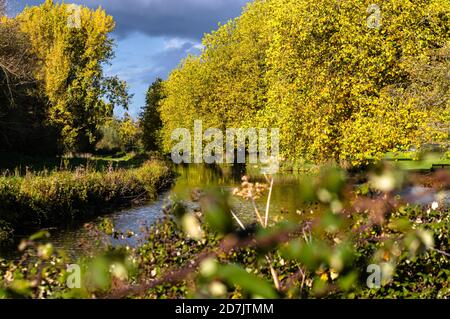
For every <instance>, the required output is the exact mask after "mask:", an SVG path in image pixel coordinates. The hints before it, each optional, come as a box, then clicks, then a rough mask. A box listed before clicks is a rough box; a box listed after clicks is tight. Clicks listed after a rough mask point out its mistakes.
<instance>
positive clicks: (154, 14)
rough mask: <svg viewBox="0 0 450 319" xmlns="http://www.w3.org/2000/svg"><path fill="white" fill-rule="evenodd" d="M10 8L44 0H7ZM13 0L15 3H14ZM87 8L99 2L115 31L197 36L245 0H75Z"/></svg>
mask: <svg viewBox="0 0 450 319" xmlns="http://www.w3.org/2000/svg"><path fill="white" fill-rule="evenodd" d="M10 2H11V3H12V7H16V8H18V9H19V10H20V8H21V7H22V8H23V7H24V6H25V4H30V5H35V4H39V3H42V2H43V0H41V1H39V0H26V1H20V0H19V1H14V0H10ZM14 2H15V4H14ZM66 2H73V3H78V4H84V5H87V6H89V7H94V8H95V7H97V6H99V5H101V6H102V7H103V8H105V9H106V11H107V12H108V13H109V14H110V15H112V16H113V17H114V18H115V20H116V22H117V29H116V33H117V34H118V35H119V36H125V35H127V34H129V33H132V32H136V31H137V32H142V33H145V34H148V35H150V36H168V37H181V38H192V39H200V38H201V37H202V35H203V34H204V33H205V32H209V31H211V30H213V29H215V28H216V27H217V23H218V22H219V21H220V22H225V21H227V20H228V19H230V18H233V17H236V16H238V15H239V14H240V12H241V10H242V7H243V6H244V5H245V3H247V2H248V0H74V1H66Z"/></svg>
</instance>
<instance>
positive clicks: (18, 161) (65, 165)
mask: <svg viewBox="0 0 450 319" xmlns="http://www.w3.org/2000/svg"><path fill="white" fill-rule="evenodd" d="M147 159H148V156H147V155H146V154H139V153H138V154H136V153H121V154H117V155H108V156H100V155H88V156H84V157H83V156H71V157H68V156H46V157H43V156H29V155H23V154H19V153H15V152H1V151H0V170H1V171H4V172H5V171H6V172H14V173H15V174H22V175H24V174H26V172H27V171H33V172H42V171H54V170H71V169H75V168H77V167H80V166H83V167H89V168H90V169H95V170H98V171H104V170H106V169H108V168H109V167H110V166H111V165H112V166H113V167H115V168H136V167H139V166H140V165H142V164H143V163H144V162H145V161H146V160H147Z"/></svg>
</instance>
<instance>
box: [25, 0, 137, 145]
mask: <svg viewBox="0 0 450 319" xmlns="http://www.w3.org/2000/svg"><path fill="white" fill-rule="evenodd" d="M73 20H75V22H76V23H74V21H73ZM17 21H18V22H19V24H20V27H21V30H22V31H23V32H24V33H25V34H27V36H28V37H29V39H30V42H31V46H32V51H33V53H34V54H35V55H36V56H37V57H38V59H39V61H41V63H40V64H39V68H38V70H37V71H36V72H35V74H34V76H35V78H36V80H37V81H38V83H40V84H41V90H42V92H43V93H44V94H45V96H46V98H48V100H49V105H50V106H49V110H48V121H49V123H50V124H51V125H53V126H55V127H57V128H58V130H59V131H60V132H61V144H62V145H63V146H64V149H66V150H76V151H79V150H88V149H89V148H90V147H91V145H93V144H94V143H95V142H96V139H97V136H98V134H97V132H98V130H99V128H100V127H101V126H102V124H103V123H105V121H107V120H108V119H109V118H110V117H111V116H112V113H113V109H114V107H115V106H116V105H117V104H122V105H123V106H124V107H127V102H128V99H129V97H128V95H127V92H126V84H125V83H124V82H122V81H120V80H118V79H117V78H113V79H108V78H107V77H105V76H104V73H103V66H104V65H105V64H106V63H108V62H109V61H110V60H111V58H112V57H113V54H114V53H113V40H112V39H111V37H110V36H109V34H110V32H111V31H112V30H113V29H114V21H113V18H112V17H111V16H108V15H107V14H106V13H105V11H104V10H103V9H101V8H99V9H97V10H95V11H94V10H91V9H89V8H87V7H73V6H72V5H69V4H65V3H62V4H58V3H54V2H53V1H52V0H46V1H45V3H44V4H42V5H40V6H33V7H27V8H26V9H25V10H24V11H23V12H22V13H20V14H19V15H18V16H17Z"/></svg>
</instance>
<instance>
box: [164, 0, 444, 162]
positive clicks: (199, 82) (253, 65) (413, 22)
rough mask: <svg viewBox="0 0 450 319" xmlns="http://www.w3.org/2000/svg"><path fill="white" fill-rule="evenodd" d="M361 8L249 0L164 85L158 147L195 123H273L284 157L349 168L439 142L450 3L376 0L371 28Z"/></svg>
mask: <svg viewBox="0 0 450 319" xmlns="http://www.w3.org/2000/svg"><path fill="white" fill-rule="evenodd" d="M370 4H371V2H370V1H365V0H359V1H353V0H348V1H340V2H339V3H336V2H335V1H331V0H319V1H315V0H265V1H260V0H256V1H253V2H252V3H251V4H249V5H248V6H247V8H246V9H245V11H244V13H243V14H242V15H241V16H240V17H238V18H237V19H235V20H232V21H230V22H228V23H226V24H225V25H223V26H221V27H220V28H219V29H218V30H217V31H215V32H213V33H211V34H209V35H206V36H205V38H204V40H203V45H204V50H203V52H202V54H201V56H199V57H193V56H191V57H188V58H187V59H186V60H185V61H184V62H183V63H182V65H181V66H180V67H179V68H178V69H177V70H175V71H174V72H172V74H171V75H170V77H169V79H168V80H167V81H166V82H165V84H164V94H165V96H166V98H165V99H164V100H163V102H162V106H161V113H162V119H163V122H164V140H165V143H166V145H165V147H166V150H170V147H171V143H172V141H171V139H170V134H171V132H172V130H173V129H174V128H178V127H186V126H187V127H192V126H193V122H194V120H195V119H201V120H203V122H204V127H215V128H220V129H224V128H225V127H254V126H259V127H279V128H280V129H281V139H282V140H281V144H282V145H281V149H282V152H283V155H285V157H287V158H290V159H292V158H303V159H306V160H310V161H313V162H319V161H327V160H330V159H334V160H336V161H337V162H341V163H344V162H349V163H351V164H354V165H358V164H362V163H365V162H366V161H367V160H368V159H373V158H374V157H379V156H380V155H381V154H383V153H385V152H386V151H388V150H399V149H407V148H408V147H410V146H411V145H415V146H420V145H422V144H424V143H429V142H432V141H442V140H445V139H446V138H448V123H449V121H450V117H449V113H448V112H449V109H450V106H449V90H448V75H445V74H446V73H448V67H449V65H448V63H449V62H448V61H449V56H448V46H449V40H450V36H449V35H450V32H449V25H450V24H449V14H450V4H449V2H448V1H443V0H433V1H425V0H423V1H403V0H387V1H381V2H380V3H379V4H380V7H381V21H379V24H380V26H379V28H378V27H373V26H372V24H371V22H370V21H371V20H370V19H372V18H373V17H371V14H373V12H371V11H369V12H368V11H367V10H368V8H369V5H370ZM425 70H429V71H431V72H425ZM432 74H433V75H432ZM430 88H431V91H430ZM425 92H426V93H425ZM424 93H425V94H424Z"/></svg>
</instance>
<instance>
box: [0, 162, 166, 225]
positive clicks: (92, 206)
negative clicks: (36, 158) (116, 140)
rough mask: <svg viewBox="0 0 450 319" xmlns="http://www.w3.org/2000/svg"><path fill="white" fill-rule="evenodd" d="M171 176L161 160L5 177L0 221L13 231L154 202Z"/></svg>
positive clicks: (0, 188)
mask: <svg viewBox="0 0 450 319" xmlns="http://www.w3.org/2000/svg"><path fill="white" fill-rule="evenodd" d="M171 177H172V173H171V169H170V168H169V167H168V165H167V164H166V163H164V162H162V161H159V160H153V161H148V162H146V163H144V164H143V165H142V166H141V167H139V168H133V169H122V168H116V169H112V168H111V169H109V170H106V171H103V172H100V171H95V170H89V169H86V168H78V169H76V170H74V171H55V172H50V173H47V172H41V173H30V172H28V173H27V174H26V175H25V176H15V175H12V176H5V175H4V176H2V177H0V220H3V221H4V222H6V223H8V224H10V225H12V227H13V228H23V227H36V226H38V227H41V226H57V225H67V224H70V223H71V222H73V221H78V220H83V219H85V218H88V217H92V216H96V215H100V214H103V213H105V212H108V211H109V210H111V209H114V208H118V207H122V206H129V205H131V204H133V203H137V202H142V201H147V200H151V199H153V198H155V196H156V194H157V192H158V191H159V190H161V189H163V188H164V187H166V186H167V185H168V184H169V183H170V182H171Z"/></svg>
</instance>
